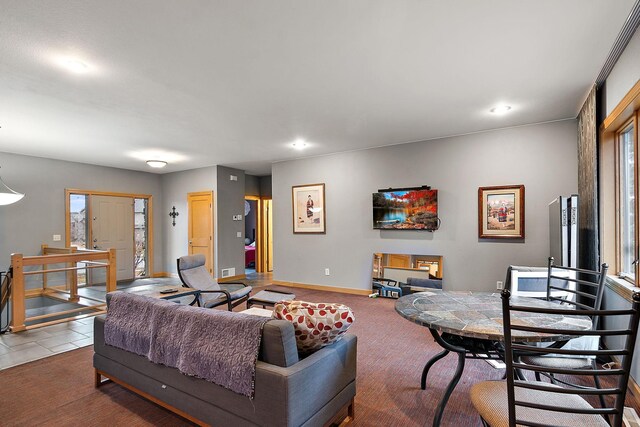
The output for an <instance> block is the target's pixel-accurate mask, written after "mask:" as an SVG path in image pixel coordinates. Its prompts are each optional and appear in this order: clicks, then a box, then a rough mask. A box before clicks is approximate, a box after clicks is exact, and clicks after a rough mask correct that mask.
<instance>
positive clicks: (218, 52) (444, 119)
mask: <svg viewBox="0 0 640 427" xmlns="http://www.w3.org/2000/svg"><path fill="white" fill-rule="evenodd" d="M633 3H634V0H616V1H610V0H561V1H558V0H543V1H541V0H529V1H512V0H485V1H477V0H455V1H441V0H392V1H390V0H379V1H376V0H348V1H345V0H324V1H317V0H315V1H314V0H286V1H285V0H269V1H264V0H254V1H249V0H219V1H211V0H182V1H175V0H135V1H130V0H128V1H122V0H117V1H114V0H110V1H104V0H92V1H86V0H78V1H70V0H65V1H41V0H37V1H33V0H0V10H1V12H0V126H1V129H0V151H4V152H11V153H20V154H27V155H34V156H40V157H49V158H55V159H65V160H71V161H77V162H84V163H92V164H99V165H105V166H115V167H120V168H125V169H133V170H144V171H153V172H159V173H165V172H171V171H178V170H185V169H192V168H196V167H202V166H209V165H215V164H219V165H226V166H232V167H237V168H240V169H245V170H246V171H247V172H248V173H252V174H257V175H261V174H269V173H270V169H271V163H272V162H275V161H280V160H285V159H292V158H298V157H303V156H315V155H321V154H326V153H333V152H339V151H346V150H357V149H363V148H367V147H376V146H381V145H390V144H398V143H404V142H411V141H420V140H426V139H432V138H439V137H443V136H450V135H456V134H463V133H469V132H477V131H482V130H488V129H495V128H501V127H508V126H516V125H522V124H528V123H537V122H544V121H550V120H560V119H566V118H574V117H575V116H576V115H577V112H578V110H579V107H580V105H581V104H582V102H583V100H584V98H585V96H586V94H587V92H588V90H589V88H590V86H591V85H592V84H593V82H594V80H595V78H596V76H597V74H598V72H599V71H600V69H601V67H602V64H603V63H604V61H605V59H606V57H607V54H608V52H609V49H610V48H611V46H612V45H613V42H614V40H615V38H616V35H617V34H618V32H619V30H620V29H621V27H622V25H623V24H624V21H625V19H626V17H627V15H628V13H629V11H630V10H631V7H632V5H633ZM68 56H74V57H77V58H79V59H80V60H82V61H83V62H85V63H86V64H87V65H88V69H87V72H86V73H84V74H81V75H76V74H73V73H70V72H68V71H66V70H64V69H62V68H60V67H59V65H58V61H60V58H63V57H68ZM501 102H502V103H507V104H509V105H511V106H513V110H512V112H511V113H509V114H507V115H504V116H495V115H492V114H490V113H489V112H488V110H489V109H490V108H491V107H493V106H494V105H496V104H498V103H501ZM296 138H304V139H306V140H307V141H309V146H308V148H307V149H306V150H305V151H303V152H300V151H296V150H294V149H293V148H291V146H290V143H291V142H292V141H293V140H295V139H296ZM151 158H159V159H162V160H167V161H168V162H169V166H168V167H167V168H165V169H162V170H159V171H158V170H150V169H149V168H148V167H147V166H146V165H145V164H144V162H143V160H146V159H151ZM0 161H1V156H0Z"/></svg>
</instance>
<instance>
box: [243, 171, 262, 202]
mask: <svg viewBox="0 0 640 427" xmlns="http://www.w3.org/2000/svg"><path fill="white" fill-rule="evenodd" d="M244 195H245V196H256V197H257V196H260V177H259V176H255V175H245V177H244Z"/></svg>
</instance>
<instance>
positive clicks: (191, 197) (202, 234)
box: [187, 191, 213, 276]
mask: <svg viewBox="0 0 640 427" xmlns="http://www.w3.org/2000/svg"><path fill="white" fill-rule="evenodd" d="M187 201H188V204H189V236H188V237H189V255H194V254H203V255H204V256H205V258H206V260H207V261H206V264H205V266H206V267H207V270H208V271H209V273H210V274H211V275H212V276H213V192H211V191H202V192H198V193H189V194H188V195H187Z"/></svg>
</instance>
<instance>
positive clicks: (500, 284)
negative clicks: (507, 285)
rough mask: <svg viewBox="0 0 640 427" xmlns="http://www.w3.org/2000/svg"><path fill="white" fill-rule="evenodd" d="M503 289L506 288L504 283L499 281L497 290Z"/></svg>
mask: <svg viewBox="0 0 640 427" xmlns="http://www.w3.org/2000/svg"><path fill="white" fill-rule="evenodd" d="M502 288H504V284H503V283H502V280H498V281H497V282H496V289H498V290H500V289H502Z"/></svg>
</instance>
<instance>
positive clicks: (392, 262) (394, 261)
mask: <svg viewBox="0 0 640 427" xmlns="http://www.w3.org/2000/svg"><path fill="white" fill-rule="evenodd" d="M389 267H400V268H410V267H411V255H401V254H389Z"/></svg>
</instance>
